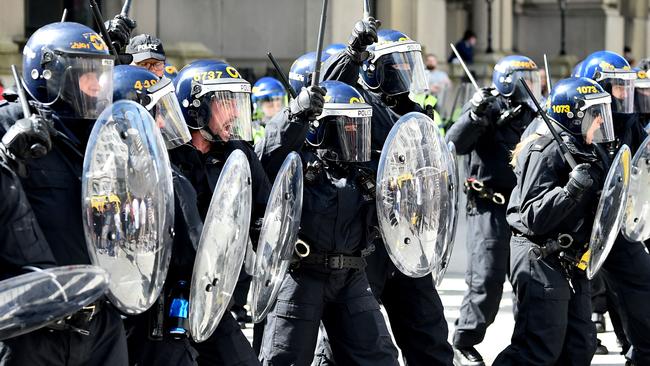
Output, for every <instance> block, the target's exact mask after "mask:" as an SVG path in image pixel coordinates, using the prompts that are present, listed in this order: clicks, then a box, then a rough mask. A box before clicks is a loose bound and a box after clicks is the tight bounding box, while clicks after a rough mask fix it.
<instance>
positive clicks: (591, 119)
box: [578, 103, 615, 144]
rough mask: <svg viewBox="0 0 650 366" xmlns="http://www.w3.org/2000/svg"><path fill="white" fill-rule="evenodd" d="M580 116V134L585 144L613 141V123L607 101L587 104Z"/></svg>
mask: <svg viewBox="0 0 650 366" xmlns="http://www.w3.org/2000/svg"><path fill="white" fill-rule="evenodd" d="M578 113H584V116H583V117H582V136H583V137H584V139H585V142H586V143H587V144H592V143H595V144H598V143H605V142H612V141H614V139H615V137H614V123H613V120H612V110H611V107H610V104H609V103H601V104H595V105H591V106H588V107H587V108H586V109H585V110H583V111H580V112H578Z"/></svg>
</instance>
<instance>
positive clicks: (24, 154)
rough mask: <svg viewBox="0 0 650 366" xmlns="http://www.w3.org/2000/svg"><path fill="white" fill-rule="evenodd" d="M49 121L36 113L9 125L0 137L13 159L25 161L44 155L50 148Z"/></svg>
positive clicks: (50, 129)
mask: <svg viewBox="0 0 650 366" xmlns="http://www.w3.org/2000/svg"><path fill="white" fill-rule="evenodd" d="M53 130H54V127H52V124H51V122H50V121H47V120H44V119H43V118H41V117H40V116H38V115H32V116H31V117H30V118H23V119H20V120H18V121H16V123H15V124H14V125H13V126H11V127H10V128H9V129H8V130H7V133H5V135H4V136H3V137H2V144H3V145H4V147H5V148H6V149H7V150H8V151H9V152H10V153H11V154H12V155H13V158H14V159H17V160H20V161H25V160H28V159H37V158H41V157H43V156H45V155H46V154H47V153H48V152H49V151H50V150H51V149H52V139H51V136H50V132H51V131H53Z"/></svg>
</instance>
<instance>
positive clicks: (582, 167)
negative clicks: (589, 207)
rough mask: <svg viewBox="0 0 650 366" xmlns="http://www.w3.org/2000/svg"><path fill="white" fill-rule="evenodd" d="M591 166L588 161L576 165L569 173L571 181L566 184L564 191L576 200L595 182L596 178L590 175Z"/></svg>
mask: <svg viewBox="0 0 650 366" xmlns="http://www.w3.org/2000/svg"><path fill="white" fill-rule="evenodd" d="M589 168H590V166H589V164H587V163H582V164H578V165H576V167H575V168H573V170H572V171H571V173H570V174H569V181H568V182H567V184H566V185H565V186H564V191H566V193H567V194H568V195H569V196H571V197H572V198H573V199H575V200H576V201H579V200H580V199H581V198H582V196H583V194H584V193H585V191H586V190H587V189H589V187H591V185H592V184H594V180H593V179H592V178H591V175H589Z"/></svg>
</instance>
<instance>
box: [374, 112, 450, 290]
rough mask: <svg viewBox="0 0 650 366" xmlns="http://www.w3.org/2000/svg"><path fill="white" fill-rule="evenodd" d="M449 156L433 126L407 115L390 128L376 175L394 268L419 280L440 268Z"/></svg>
mask: <svg viewBox="0 0 650 366" xmlns="http://www.w3.org/2000/svg"><path fill="white" fill-rule="evenodd" d="M449 159H450V154H449V151H448V149H447V145H446V144H445V143H444V141H443V140H442V138H441V137H440V136H439V131H438V128H437V126H436V124H435V123H434V122H433V121H432V120H431V119H430V118H429V117H427V116H426V115H424V114H422V113H417V112H411V113H408V114H406V115H404V116H402V117H401V118H400V119H399V120H398V121H397V123H396V124H395V126H393V128H392V130H391V132H390V133H389V135H388V138H387V139H386V141H385V142H384V146H383V149H382V153H381V157H380V160H379V169H378V172H377V218H378V220H379V228H380V231H381V234H382V237H383V240H384V244H385V245H386V249H387V251H388V255H389V256H390V258H391V260H392V261H393V263H394V264H395V266H396V267H397V268H398V269H399V270H400V271H401V272H402V273H404V274H405V275H407V276H411V277H423V276H425V275H427V274H428V273H430V272H432V271H434V270H436V271H437V268H436V266H438V265H439V264H440V262H441V261H440V258H441V256H440V253H442V252H444V250H441V249H440V248H439V246H440V245H446V239H445V238H446V237H447V230H448V224H447V220H449V218H450V215H451V214H452V212H451V211H452V206H453V205H452V203H451V202H452V198H451V189H450V187H449V186H450V183H451V179H450V173H449Z"/></svg>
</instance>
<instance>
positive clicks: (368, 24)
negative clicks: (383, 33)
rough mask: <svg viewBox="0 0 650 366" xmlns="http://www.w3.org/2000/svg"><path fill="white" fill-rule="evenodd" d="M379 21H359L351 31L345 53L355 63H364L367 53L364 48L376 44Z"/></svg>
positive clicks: (372, 19) (369, 19) (370, 19)
mask: <svg viewBox="0 0 650 366" xmlns="http://www.w3.org/2000/svg"><path fill="white" fill-rule="evenodd" d="M379 23H380V22H379V21H378V20H375V19H374V18H372V17H371V18H368V19H364V20H359V21H358V22H356V24H355V25H354V29H352V34H351V35H350V38H349V39H348V48H347V53H348V54H349V55H350V56H351V57H352V59H353V60H355V61H356V62H359V63H361V62H363V61H365V60H366V59H367V58H368V56H369V53H368V52H366V47H368V46H370V45H371V44H373V43H375V42H377V27H378V26H379Z"/></svg>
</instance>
